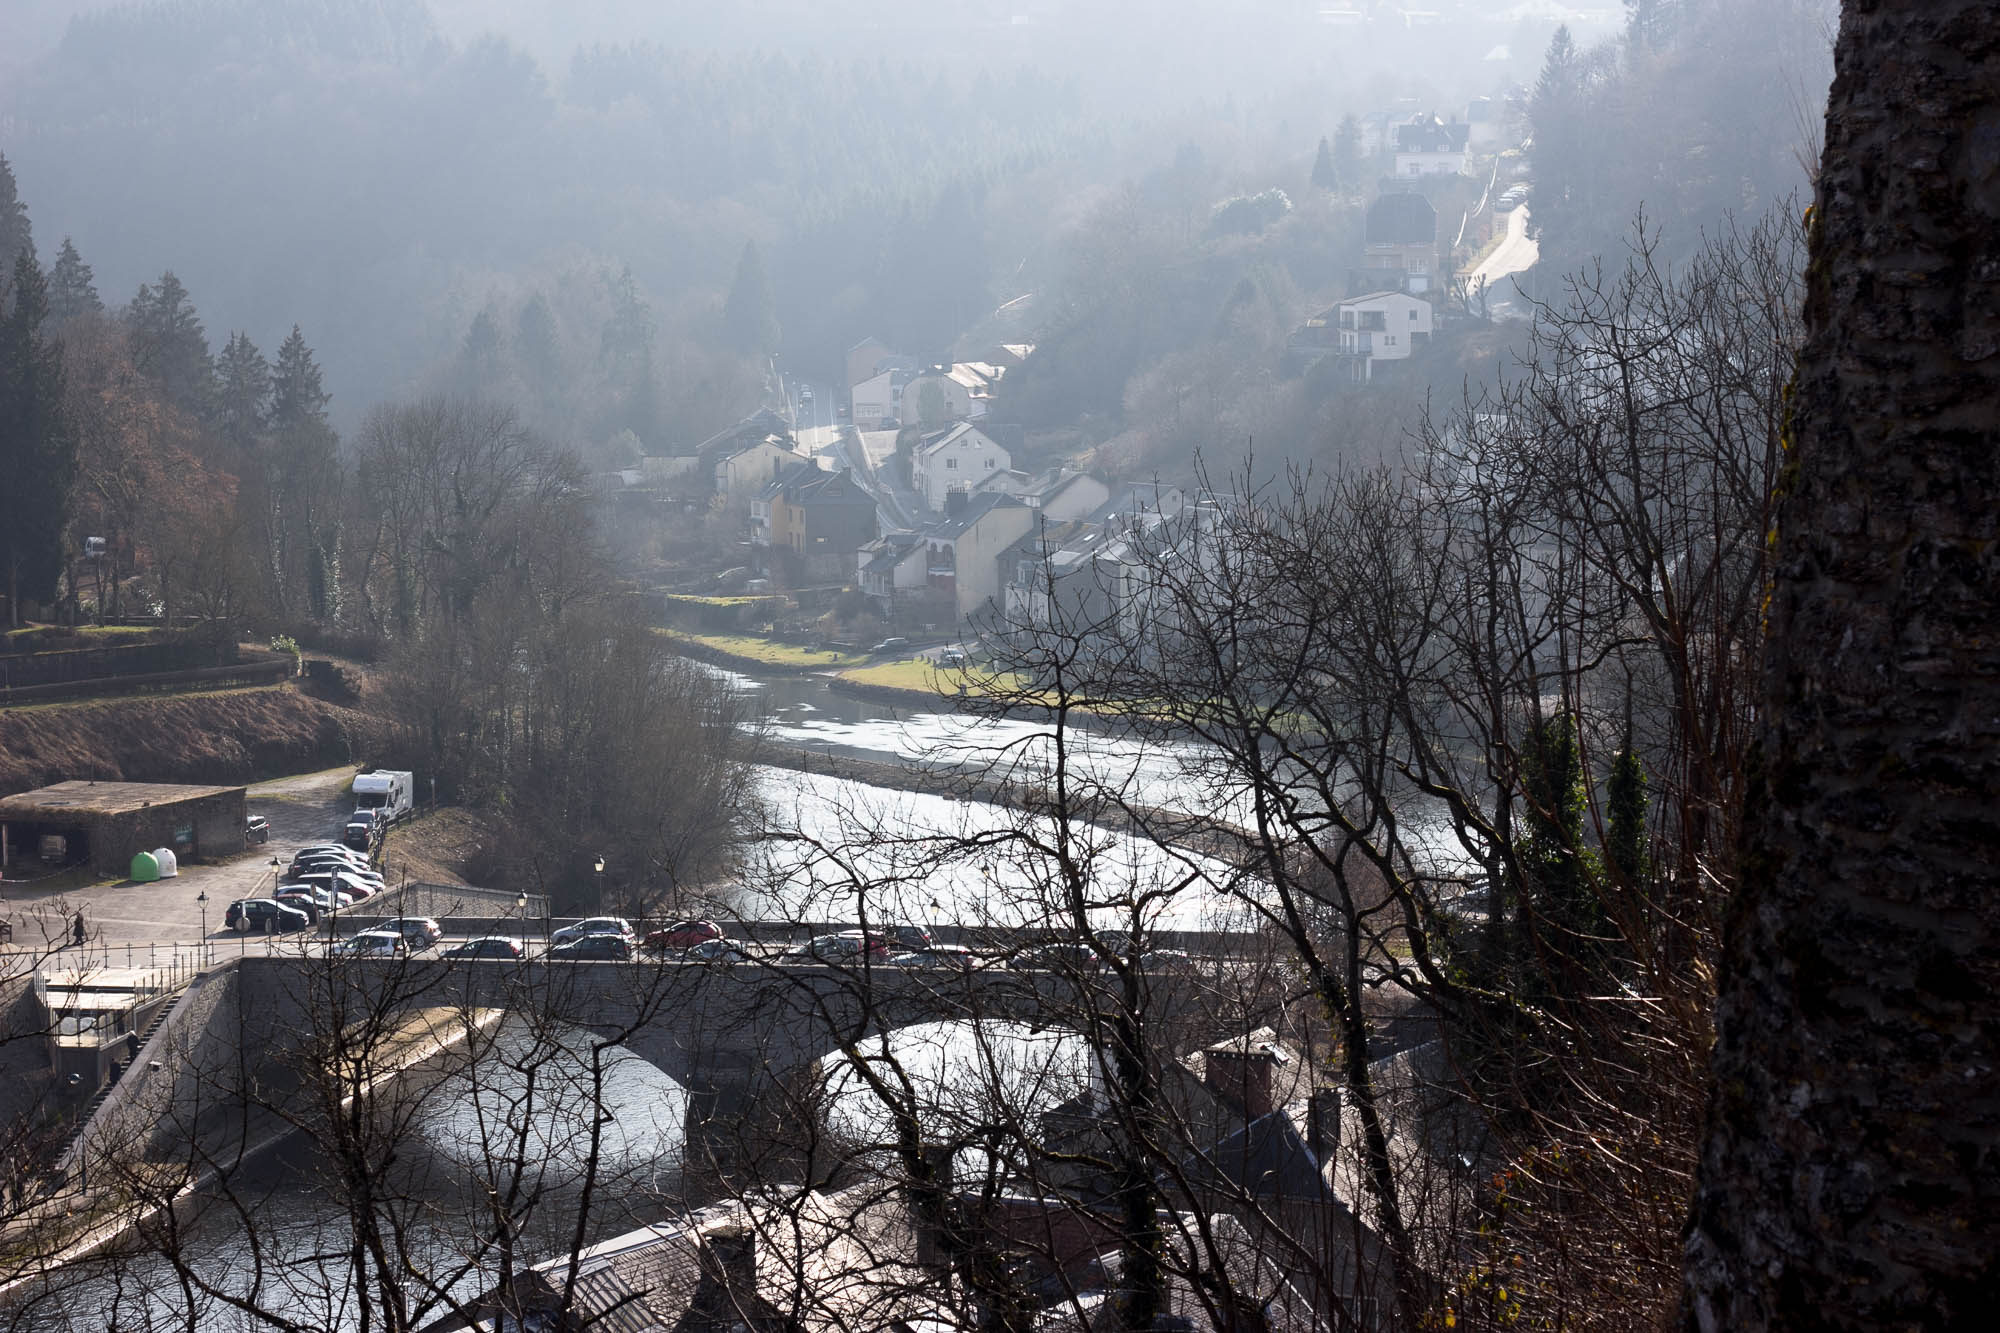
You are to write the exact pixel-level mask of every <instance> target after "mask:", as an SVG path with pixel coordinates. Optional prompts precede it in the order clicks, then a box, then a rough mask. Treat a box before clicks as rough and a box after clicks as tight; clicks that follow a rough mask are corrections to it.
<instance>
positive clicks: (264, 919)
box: [222, 898, 312, 931]
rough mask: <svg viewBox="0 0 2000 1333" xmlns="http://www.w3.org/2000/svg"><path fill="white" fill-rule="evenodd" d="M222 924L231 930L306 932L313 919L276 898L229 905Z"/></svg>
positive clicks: (248, 899)
mask: <svg viewBox="0 0 2000 1333" xmlns="http://www.w3.org/2000/svg"><path fill="white" fill-rule="evenodd" d="M222 924H223V925H224V926H226V927H227V928H229V929H230V930H253V929H254V930H278V931H288V930H304V929H305V928H306V927H307V926H310V925H311V924H312V918H311V917H309V916H307V915H306V914H305V913H304V912H303V911H301V910H299V909H298V908H296V907H290V906H287V905H286V904H284V903H281V902H279V901H278V900H277V899H275V898H239V899H237V900H236V901H235V902H233V903H231V904H229V910H228V911H227V912H226V913H224V914H223V917H222Z"/></svg>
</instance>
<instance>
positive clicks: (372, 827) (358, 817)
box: [340, 810, 382, 852]
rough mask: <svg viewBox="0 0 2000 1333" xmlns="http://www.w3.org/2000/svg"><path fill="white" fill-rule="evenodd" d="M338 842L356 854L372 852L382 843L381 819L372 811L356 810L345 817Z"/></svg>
mask: <svg viewBox="0 0 2000 1333" xmlns="http://www.w3.org/2000/svg"><path fill="white" fill-rule="evenodd" d="M340 840H341V841H342V842H344V843H346V844H347V845H348V846H349V847H351V848H353V849H354V850H355V851H357V852H372V851H374V850H375V847H376V845H377V844H379V843H380V842H381V841H382V819H381V816H379V815H378V814H377V813H376V812H375V811H373V810H356V811H355V812H354V813H353V814H351V815H349V816H348V817H347V825H346V827H345V828H343V829H341V831H340Z"/></svg>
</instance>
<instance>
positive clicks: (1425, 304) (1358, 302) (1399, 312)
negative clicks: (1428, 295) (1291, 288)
mask: <svg viewBox="0 0 2000 1333" xmlns="http://www.w3.org/2000/svg"><path fill="white" fill-rule="evenodd" d="M1333 315H1334V325H1335V330H1336V332H1337V333H1338V335H1339V338H1340V354H1341V355H1342V356H1345V357H1349V358H1352V361H1351V362H1350V364H1351V365H1353V366H1354V368H1355V369H1354V371H1353V374H1354V378H1356V379H1360V380H1370V379H1373V378H1375V375H1376V373H1377V372H1378V370H1379V368H1380V367H1381V365H1382V364H1383V363H1385V362H1397V361H1406V360H1408V359H1409V357H1410V355H1411V354H1412V353H1413V352H1417V351H1421V350H1422V349H1423V348H1424V347H1426V346H1427V345H1429V343H1430V340H1431V303H1430V302H1429V301H1422V300H1419V299H1417V298H1416V297H1414V296H1411V295H1409V294H1407V293H1405V292H1370V293H1369V294H1368V295H1366V296H1356V297H1351V298H1350V299H1348V300H1345V301H1342V302H1340V303H1339V304H1338V305H1336V306H1334V308H1333Z"/></svg>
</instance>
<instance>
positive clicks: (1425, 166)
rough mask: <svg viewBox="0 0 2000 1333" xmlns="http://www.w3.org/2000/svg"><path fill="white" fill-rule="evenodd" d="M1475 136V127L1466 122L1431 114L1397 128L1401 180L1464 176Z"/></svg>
mask: <svg viewBox="0 0 2000 1333" xmlns="http://www.w3.org/2000/svg"><path fill="white" fill-rule="evenodd" d="M1471 135H1472V127H1471V126H1470V125H1467V124H1466V123H1465V122H1464V121H1462V120H1452V121H1445V120H1440V119H1438V117H1437V116H1436V115H1435V114H1434V113H1429V112H1426V113H1423V114H1421V115H1417V116H1413V117H1412V118H1411V119H1409V120H1408V121H1405V122H1404V123H1403V124H1401V125H1398V126H1396V177H1397V179H1398V180H1410V179H1412V178H1415V177H1421V176H1457V175H1460V174H1462V173H1463V172H1464V171H1465V154H1466V143H1467V141H1468V140H1469V139H1470V138H1471Z"/></svg>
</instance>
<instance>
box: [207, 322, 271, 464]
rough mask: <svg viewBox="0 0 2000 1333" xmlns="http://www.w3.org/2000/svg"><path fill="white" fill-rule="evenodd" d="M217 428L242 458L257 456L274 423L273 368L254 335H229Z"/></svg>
mask: <svg viewBox="0 0 2000 1333" xmlns="http://www.w3.org/2000/svg"><path fill="white" fill-rule="evenodd" d="M216 372H217V378H218V380H219V381H220V384H219V386H218V388H217V396H216V425H217V427H218V429H219V430H220V431H221V433H222V438H223V439H224V440H225V441H227V442H228V444H229V446H230V448H232V449H233V450H235V451H236V455H237V457H238V458H246V457H248V456H249V455H250V454H251V453H253V452H254V451H255V450H256V448H257V444H258V441H259V440H260V439H261V438H262V436H263V434H264V429H265V427H266V426H267V425H268V424H269V423H270V415H271V365H270V362H268V361H266V360H265V359H264V354H263V353H262V352H260V351H258V350H257V344H256V343H253V342H251V341H250V335H249V334H247V333H243V332H240V331H239V332H236V333H232V334H230V335H229V341H228V342H227V343H225V344H224V345H223V348H222V355H221V357H219V358H218V359H217V361H216Z"/></svg>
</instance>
